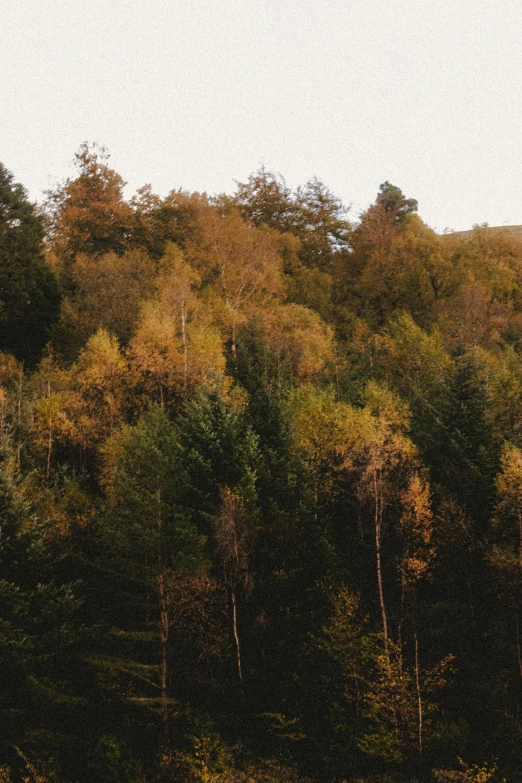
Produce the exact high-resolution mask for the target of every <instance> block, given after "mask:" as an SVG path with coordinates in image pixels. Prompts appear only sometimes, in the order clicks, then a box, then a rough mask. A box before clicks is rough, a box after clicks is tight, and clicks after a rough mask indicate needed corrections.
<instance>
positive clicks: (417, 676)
mask: <svg viewBox="0 0 522 783" xmlns="http://www.w3.org/2000/svg"><path fill="white" fill-rule="evenodd" d="M413 638H414V639H415V686H416V688H417V713H418V719H419V722H418V727H419V729H418V738H419V755H420V756H422V697H421V689H420V672H419V640H418V638H417V629H415V630H414V632H413Z"/></svg>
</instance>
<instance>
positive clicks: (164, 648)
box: [156, 487, 169, 742]
mask: <svg viewBox="0 0 522 783" xmlns="http://www.w3.org/2000/svg"><path fill="white" fill-rule="evenodd" d="M156 499H157V504H158V506H157V524H158V533H159V538H160V541H159V546H160V550H159V552H158V598H159V610H160V623H159V632H160V693H161V719H162V722H163V731H164V734H165V741H166V742H167V741H168V735H169V724H168V719H169V713H168V702H167V686H168V674H169V671H168V656H167V653H168V641H169V612H168V606H167V591H166V589H165V569H164V565H163V557H162V553H161V538H162V528H163V518H162V513H161V489H160V488H159V487H158V490H157V493H156Z"/></svg>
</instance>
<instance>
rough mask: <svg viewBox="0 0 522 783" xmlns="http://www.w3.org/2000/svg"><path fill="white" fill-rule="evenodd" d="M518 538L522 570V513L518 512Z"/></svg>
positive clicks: (519, 560)
mask: <svg viewBox="0 0 522 783" xmlns="http://www.w3.org/2000/svg"><path fill="white" fill-rule="evenodd" d="M518 536H519V545H518V562H519V564H520V568H521V569H522V511H519V512H518Z"/></svg>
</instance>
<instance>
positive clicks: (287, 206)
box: [231, 166, 296, 233]
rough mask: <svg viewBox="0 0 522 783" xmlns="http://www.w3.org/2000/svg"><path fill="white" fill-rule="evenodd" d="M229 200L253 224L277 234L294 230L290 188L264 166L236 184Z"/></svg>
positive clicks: (293, 204)
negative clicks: (272, 229) (245, 180)
mask: <svg viewBox="0 0 522 783" xmlns="http://www.w3.org/2000/svg"><path fill="white" fill-rule="evenodd" d="M231 201H232V203H233V204H234V205H236V206H237V207H238V208H239V211H240V213H241V214H242V215H243V217H245V218H247V220H250V221H251V222H252V223H253V224H254V225H255V226H263V225H264V226H269V227H270V228H274V229H277V231H280V232H281V233H285V232H287V231H290V232H294V231H295V225H296V204H295V200H294V198H293V195H292V191H291V190H290V188H289V187H288V186H287V184H286V182H285V181H284V179H283V177H281V176H280V175H279V176H278V175H276V174H274V173H273V172H271V171H267V170H266V169H265V167H264V166H262V167H261V168H260V169H259V171H257V172H256V173H255V174H251V175H250V176H249V178H248V182H245V183H241V182H238V183H237V190H236V192H235V194H234V195H233V197H232V199H231Z"/></svg>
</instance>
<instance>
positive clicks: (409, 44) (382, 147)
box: [0, 0, 522, 231]
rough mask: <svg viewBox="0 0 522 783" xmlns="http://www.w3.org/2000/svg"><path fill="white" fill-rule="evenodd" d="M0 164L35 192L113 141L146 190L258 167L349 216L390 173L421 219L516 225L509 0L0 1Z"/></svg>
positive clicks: (119, 163) (521, 59) (521, 195)
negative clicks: (84, 148)
mask: <svg viewBox="0 0 522 783" xmlns="http://www.w3.org/2000/svg"><path fill="white" fill-rule="evenodd" d="M0 35H1V40H2V46H1V47H0V161H2V162H3V163H4V165H5V166H6V167H7V168H8V169H9V170H10V171H12V172H13V174H14V175H15V179H16V180H17V181H19V182H22V184H24V185H25V186H26V187H27V189H28V190H29V193H30V195H31V197H32V198H33V199H39V198H41V195H42V191H43V190H44V189H46V188H48V187H49V186H51V185H52V184H53V183H54V182H56V181H57V180H59V179H60V178H63V177H65V176H68V175H71V174H72V172H73V169H72V168H71V160H72V158H73V155H74V152H75V151H76V150H77V149H78V148H79V146H80V144H81V142H82V141H85V140H88V141H97V142H99V143H101V144H104V145H105V146H106V147H108V149H109V151H110V153H111V163H112V165H113V167H114V168H115V169H116V170H117V171H118V172H119V173H120V174H121V175H122V176H123V177H124V179H125V180H127V182H128V190H129V195H130V192H133V191H134V190H135V189H136V188H138V187H140V186H141V185H143V184H144V183H150V184H151V185H152V187H153V190H154V191H155V192H157V193H159V194H160V195H165V194H166V193H167V192H168V191H169V190H171V189H172V188H177V187H183V188H186V189H188V190H200V191H207V192H208V193H216V192H223V191H225V192H232V191H233V190H234V187H235V185H234V180H239V181H244V180H246V178H247V177H248V174H249V173H250V172H252V171H255V170H257V169H258V168H259V166H260V165H261V164H262V163H264V165H265V166H266V167H267V168H268V169H271V170H273V171H276V172H280V173H281V174H282V175H283V176H284V177H285V178H286V180H287V182H288V183H289V184H290V185H291V186H292V187H295V186H297V185H298V184H302V183H304V182H305V181H306V180H308V179H310V178H311V177H312V176H318V177H319V178H320V179H322V180H323V181H324V182H325V183H326V184H327V185H328V187H329V188H330V189H331V190H332V191H333V192H334V193H336V194H337V195H339V196H340V197H341V198H342V199H343V201H344V202H345V203H346V204H350V203H351V204H352V216H353V217H355V216H356V215H357V214H358V213H360V212H361V211H362V210H363V209H365V208H366V207H367V206H368V204H369V203H370V202H371V201H373V199H374V197H375V195H376V193H377V190H378V187H379V184H380V183H381V182H383V181H384V180H389V181H390V182H392V183H393V184H396V185H398V186H399V187H401V188H402V190H403V191H404V193H405V194H406V195H407V196H410V197H414V198H417V199H418V201H419V213H420V215H421V217H422V218H423V219H424V220H425V221H426V222H427V223H428V224H429V225H431V226H432V227H433V228H436V229H437V230H440V231H442V230H444V229H445V228H447V227H449V228H453V229H455V230H459V229H466V228H470V227H471V226H472V224H474V223H482V222H489V223H490V225H501V224H503V223H517V224H522V154H521V142H522V2H521V0H358V2H353V0H0Z"/></svg>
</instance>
